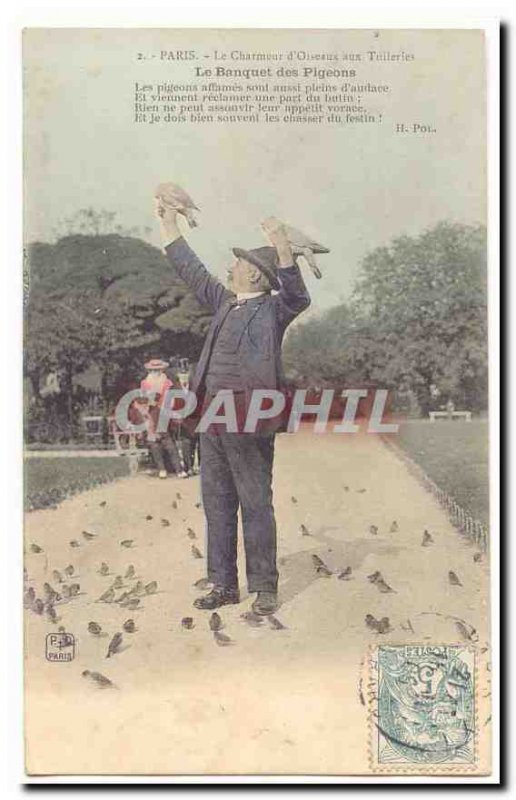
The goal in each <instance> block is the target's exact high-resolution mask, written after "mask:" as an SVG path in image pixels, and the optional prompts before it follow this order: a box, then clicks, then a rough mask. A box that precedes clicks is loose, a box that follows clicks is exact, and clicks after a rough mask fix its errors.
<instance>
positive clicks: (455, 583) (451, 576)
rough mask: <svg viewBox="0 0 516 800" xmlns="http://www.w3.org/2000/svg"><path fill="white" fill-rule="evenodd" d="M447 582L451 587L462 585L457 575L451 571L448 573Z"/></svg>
mask: <svg viewBox="0 0 516 800" xmlns="http://www.w3.org/2000/svg"><path fill="white" fill-rule="evenodd" d="M448 580H449V582H450V584H451V585H452V586H462V583H461V582H460V579H459V577H458V575H456V573H455V572H453V570H450V571H449V572H448Z"/></svg>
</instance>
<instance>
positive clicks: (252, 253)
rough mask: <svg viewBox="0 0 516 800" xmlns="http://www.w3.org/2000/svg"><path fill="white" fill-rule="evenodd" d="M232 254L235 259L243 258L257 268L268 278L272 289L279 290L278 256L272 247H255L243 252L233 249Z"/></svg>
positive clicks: (239, 248) (240, 249)
mask: <svg viewBox="0 0 516 800" xmlns="http://www.w3.org/2000/svg"><path fill="white" fill-rule="evenodd" d="M233 254H234V255H235V256H236V257H237V258H244V259H245V260H246V261H249V263H250V264H253V265H254V266H255V267H258V269H259V270H260V272H263V274H264V275H265V276H266V277H267V278H268V280H269V283H270V285H271V288H272V289H280V288H281V284H280V282H279V280H278V263H279V260H278V254H277V252H276V248H274V247H255V248H254V249H253V250H243V249H242V248H241V247H233Z"/></svg>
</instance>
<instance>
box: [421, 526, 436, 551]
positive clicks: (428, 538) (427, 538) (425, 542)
mask: <svg viewBox="0 0 516 800" xmlns="http://www.w3.org/2000/svg"><path fill="white" fill-rule="evenodd" d="M433 541H434V540H433V538H432V534H431V533H429V532H428V531H427V530H425V531H423V539H422V541H421V547H428V546H429V545H431V544H432V543H433Z"/></svg>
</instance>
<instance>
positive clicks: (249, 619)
mask: <svg viewBox="0 0 516 800" xmlns="http://www.w3.org/2000/svg"><path fill="white" fill-rule="evenodd" d="M344 489H345V491H349V487H347V486H346V487H344ZM356 491H357V492H359V493H363V492H365V491H366V490H365V489H357V490H356ZM181 499H182V497H181V494H180V493H179V492H177V493H176V500H174V501H173V502H172V507H173V508H174V509H177V508H178V501H180V500H181ZM291 502H292V504H294V505H296V504H297V503H298V500H297V498H296V497H294V496H292V497H291ZM99 505H100V506H101V507H103V506H105V505H106V501H102V502H101V503H100V504H99ZM195 505H196V507H197V508H200V503H196V504H195ZM145 519H146V521H150V520H152V519H153V517H152V515H150V514H148V515H147V516H146V517H145ZM161 525H162V527H170V525H171V523H170V520H168V519H165V518H162V519H161ZM398 529H399V527H398V523H397V521H396V520H393V522H392V523H391V525H390V528H389V531H390V533H396V532H397V531H398ZM299 533H300V534H301V536H311V535H312V534H311V533H310V531H309V530H308V528H307V526H306V525H304V524H302V525H301V526H300V528H299ZM369 534H371V535H372V536H376V535H378V527H377V526H376V525H370V526H369ZM186 535H187V537H188V538H189V539H190V540H196V539H197V534H196V533H195V531H194V530H193V529H192V528H190V527H189V528H187V532H186ZM81 536H82V540H83V542H82V543H81V542H80V541H78V540H77V539H72V540H71V541H70V542H69V546H70V548H71V549H75V548H78V547H81V546H83V544H87V543H89V542H91V541H93V540H94V539H96V538H97V534H94V533H91V532H90V531H86V530H83V531H82V534H81ZM433 543H434V539H433V537H432V534H431V533H430V532H429V531H428V530H424V531H423V535H422V540H421V546H422V547H430V546H432V544H433ZM119 544H120V547H121V548H122V549H126V550H129V549H131V548H132V547H133V544H134V540H133V539H123V540H121V541H120V543H119ZM29 550H30V552H31V553H33V554H40V553H41V554H43V553H44V551H43V548H42V547H40V546H39V545H38V544H36V543H34V542H33V543H32V544H31V545H30V547H29ZM191 555H192V558H194V559H203V558H204V556H203V554H202V553H201V551H200V550H199V548H198V547H197V545H196V544H195V543H194V542H193V541H192V544H191ZM482 559H483V553H481V552H476V553H475V554H474V555H473V560H474V561H475V562H477V563H478V562H480V561H482ZM311 560H312V566H313V569H314V572H315V576H316V577H318V578H331V577H333V576H334V575H335V576H336V577H337V579H338V580H341V581H349V580H352V579H353V574H352V568H351V567H350V566H347V567H345V568H343V569H340V570H338V571H337V572H333V571H332V570H331V569H330V568H329V567H328V565H327V564H325V563H324V561H323V560H322V558H320V557H319V556H318V555H316V554H312V555H311ZM47 570H48V566H47V569H46V571H47ZM97 571H98V574H99V575H102V576H103V577H108V576H111V575H112V574H113V573H112V572H111V570H110V567H109V565H108V564H107V563H105V562H102V563H101V564H100V565H99V567H98V570H97ZM74 578H75V567H74V566H73V564H68V566H66V567H64V569H61V570H58V569H54V570H52V581H53V584H51V583H50V582H45V583H43V587H42V591H41V592H40V594H41V596H38V595H37V594H36V590H35V588H34V586H33V585H31V584H32V583H33V582H32V581H31V580H30V578H29V575H28V573H27V570H26V568H25V567H24V607H25V608H26V609H29V610H30V611H32V612H34V613H35V614H37V615H39V616H45V617H46V618H47V619H48V621H49V622H51V623H52V624H53V625H58V623H59V621H60V617H59V616H58V609H59V607H60V606H61V605H63V604H67V603H70V602H72V601H73V600H74V599H75V598H76V597H78V596H79V595H80V594H81V586H80V584H79V583H78V582H77V579H76V578H75V579H74ZM367 580H368V581H369V582H370V583H371V584H372V585H373V586H375V587H376V588H377V589H378V591H379V592H381V593H382V594H389V593H392V592H395V590H394V589H393V588H392V587H391V586H389V584H388V583H387V581H386V580H385V578H384V576H383V575H382V574H381V572H380V571H379V570H376V571H375V572H373V573H372V574H371V575H368V576H367ZM448 581H449V583H450V585H451V586H457V587H462V582H461V580H460V578H459V576H458V575H457V574H456V573H455V572H453V571H452V570H449V571H448ZM194 586H195V587H196V588H197V589H200V590H209V589H211V588H212V584H211V582H210V581H209V580H208V578H200V579H199V580H197V581H196V582H195V583H194ZM157 591H158V583H157V581H150V582H149V583H144V582H143V581H142V580H141V579H140V578H139V577H138V576H137V574H136V569H135V567H134V565H133V564H130V565H129V566H128V567H127V569H126V570H125V572H124V574H123V575H116V576H115V578H114V579H113V580H112V581H111V582H110V584H109V586H108V587H107V588H106V590H105V591H104V592H103V593H102V594H101V595H100V596H99V597H98V598H97V599H96V600H95V602H96V603H108V604H112V603H113V604H116V605H118V607H119V608H124V609H127V610H128V611H137V610H138V609H139V608H140V607H141V601H142V598H144V597H148V596H149V595H153V594H156V592H157ZM240 617H241V619H242V620H243V621H244V622H245V623H247V624H248V625H249V626H250V627H255V628H257V627H261V626H264V625H265V623H266V622H267V623H268V624H269V627H270V628H271V629H272V630H284V629H285V625H283V623H282V622H280V620H279V619H277V617H275V616H273V615H271V616H269V617H263V616H259V615H257V614H255V613H254V612H253V611H247V612H245V613H243V614H241V615H240ZM454 619H455V625H456V628H457V631H458V633H459V634H460V636H461V637H462V638H463V639H465V640H468V641H472V640H474V639H475V636H476V631H475V629H474V628H472V627H471V626H470V625H469V624H468V623H466V622H464V620H461V619H459V618H454ZM364 622H365V625H366V627H367V628H368V629H369V630H371V631H373V632H374V633H376V634H386V633H390V632H392V631H393V630H394V629H393V627H392V626H391V623H390V620H389V618H388V617H383V618H382V619H376V618H375V617H374V616H373V615H372V614H367V615H366V616H365V620H364ZM181 627H182V628H183V629H184V630H187V631H188V630H192V629H193V628H194V627H195V620H194V618H193V617H191V616H188V617H183V619H182V620H181ZM208 627H209V630H210V631H211V633H212V634H213V639H214V641H215V643H216V644H217V645H218V646H219V647H226V646H229V645H232V644H234V641H233V639H231V637H230V636H228V635H227V634H226V633H224V631H223V628H224V623H223V620H222V617H221V615H220V614H219V613H218V612H217V611H214V612H213V613H212V614H211V615H210V617H209V620H208ZM402 628H403V629H405V630H411V631H412V632H413V628H412V625H411V623H410V620H407V626H403V625H402ZM87 630H88V633H89V635H91V636H93V637H97V638H101V637H107V636H108V634H107V633H106V632H104V631H103V630H102V627H101V625H100V624H99V623H98V622H96V621H94V620H91V621H90V622H89V623H88V625H87ZM58 631H59V632H64V631H65V629H64V627H62V626H59V627H58ZM136 631H137V626H136V623H135V621H134V619H132V618H131V617H129V618H128V619H127V620H126V621H125V622H124V623H123V624H122V626H121V630H119V631H116V633H114V634H113V635H112V637H111V639H110V641H109V644H108V646H107V650H106V652H105V658H106V659H108V658H112V657H113V656H115V655H117V654H119V653H121V652H122V651H123V650H124V649H125V648H124V635H128V636H131V635H132V634H134V633H135V632H136ZM82 675H83V677H84V678H86V679H89V680H91V681H92V682H93V683H94V684H95V685H97V686H99V687H101V688H106V687H110V686H111V687H113V686H114V684H113V682H112V681H111V680H110V679H109V678H108V677H106V676H105V675H103V674H102V673H100V672H97V671H92V670H84V671H83V672H82Z"/></svg>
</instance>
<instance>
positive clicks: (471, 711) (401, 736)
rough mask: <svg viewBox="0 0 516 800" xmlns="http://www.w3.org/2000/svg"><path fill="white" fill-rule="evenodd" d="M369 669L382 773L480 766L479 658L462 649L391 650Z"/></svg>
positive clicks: (374, 754) (377, 654) (376, 758)
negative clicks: (477, 671)
mask: <svg viewBox="0 0 516 800" xmlns="http://www.w3.org/2000/svg"><path fill="white" fill-rule="evenodd" d="M370 666H371V668H372V673H371V674H370V685H369V688H370V711H371V714H370V737H371V741H370V745H371V760H372V766H373V768H375V769H377V770H379V771H384V770H385V771H391V768H393V769H392V771H397V769H396V768H398V769H399V770H400V771H405V770H407V769H408V770H409V771H413V770H414V768H415V769H416V770H421V771H422V772H428V771H429V770H431V769H432V767H437V768H445V771H448V769H452V768H454V767H459V766H460V767H461V768H462V769H467V768H468V765H470V767H471V768H474V767H475V761H476V752H475V734H476V722H475V720H476V701H475V689H476V687H475V683H476V677H475V653H474V650H473V649H472V648H470V647H466V646H463V645H428V644H425V645H386V646H380V647H378V648H376V650H375V651H374V653H373V655H372V658H371V663H370Z"/></svg>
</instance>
